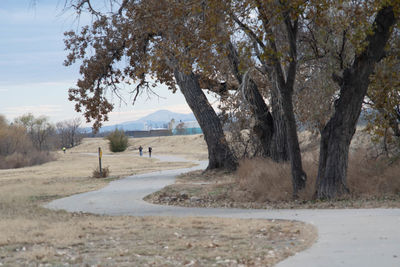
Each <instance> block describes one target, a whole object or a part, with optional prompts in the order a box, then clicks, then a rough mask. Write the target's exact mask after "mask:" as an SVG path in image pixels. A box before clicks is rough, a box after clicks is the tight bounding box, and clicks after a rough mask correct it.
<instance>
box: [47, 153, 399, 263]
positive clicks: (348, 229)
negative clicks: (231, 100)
mask: <svg viewBox="0 0 400 267" xmlns="http://www.w3.org/2000/svg"><path fill="white" fill-rule="evenodd" d="M155 158H158V159H160V160H166V161H184V160H183V159H180V158H177V157H167V156H158V157H156V156H155ZM205 166H206V162H200V165H199V166H197V167H194V168H189V169H180V170H170V171H160V172H153V173H148V174H141V175H134V176H129V177H126V178H124V179H121V180H118V181H113V182H111V183H110V184H109V185H108V186H106V187H105V188H103V189H100V190H98V191H93V192H87V193H83V194H78V195H73V196H70V197H67V198H63V199H58V200H55V201H52V202H50V203H49V204H47V205H46V207H47V208H51V209H63V210H67V211H71V212H90V213H96V214H108V215H132V216H206V217H210V216H216V217H228V218H258V219H260V218H264V219H288V220H299V221H303V222H307V223H311V224H313V225H315V226H316V227H317V228H318V234H319V237H318V241H317V242H316V243H315V244H314V245H313V246H312V247H311V248H309V249H307V250H305V251H303V252H300V253H298V254H296V255H295V256H292V257H290V258H288V259H286V260H284V261H282V262H280V263H279V264H278V265H277V267H303V266H304V267H314V266H315V267H318V266H321V267H322V266H323V267H336V266H346V267H347V266H351V267H353V266H354V267H369V266H371V267H375V266H378V267H399V266H400V209H341V210H321V209H319V210H307V209H304V210H255V209H227V208H220V209H213V208H184V207H173V206H161V205H154V204H149V203H147V202H145V201H143V200H142V198H143V197H144V196H146V195H148V194H150V193H152V192H154V191H157V190H159V189H161V188H163V187H164V186H166V185H169V184H171V183H173V182H174V179H175V176H176V175H178V174H180V173H183V172H187V171H191V170H195V169H204V168H205Z"/></svg>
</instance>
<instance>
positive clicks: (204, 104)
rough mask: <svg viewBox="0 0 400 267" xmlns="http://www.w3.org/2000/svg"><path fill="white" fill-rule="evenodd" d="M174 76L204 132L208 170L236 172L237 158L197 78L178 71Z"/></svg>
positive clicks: (192, 74) (176, 70) (175, 71)
mask: <svg viewBox="0 0 400 267" xmlns="http://www.w3.org/2000/svg"><path fill="white" fill-rule="evenodd" d="M174 76H175V80H176V82H177V84H178V86H179V88H180V89H181V91H182V94H183V95H184V96H185V99H186V102H187V103H188V105H189V107H190V108H191V109H192V111H193V114H194V115H195V117H196V119H197V121H198V122H199V124H200V127H201V129H202V131H203V134H204V139H205V140H206V143H207V148H208V161H209V162H208V167H207V170H210V169H228V170H235V169H236V167H237V161H236V158H235V157H234V155H233V153H232V152H231V150H230V148H229V146H228V143H227V141H226V138H225V135H224V132H223V130H222V126H221V123H220V120H219V118H218V116H217V114H216V113H215V111H214V109H213V108H212V107H211V105H210V103H209V102H208V100H207V98H206V96H205V95H204V93H203V91H202V90H201V88H200V85H199V81H198V78H197V76H196V75H195V74H194V73H192V72H191V73H189V74H186V73H184V72H183V71H180V70H178V69H175V70H174Z"/></svg>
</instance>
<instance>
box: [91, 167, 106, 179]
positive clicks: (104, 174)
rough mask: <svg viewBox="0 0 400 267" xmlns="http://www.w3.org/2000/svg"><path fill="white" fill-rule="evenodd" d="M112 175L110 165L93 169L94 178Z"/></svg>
mask: <svg viewBox="0 0 400 267" xmlns="http://www.w3.org/2000/svg"><path fill="white" fill-rule="evenodd" d="M109 175H110V169H109V168H108V167H105V168H101V172H100V168H99V167H97V168H96V169H94V170H93V173H92V177H93V178H106V177H108V176H109Z"/></svg>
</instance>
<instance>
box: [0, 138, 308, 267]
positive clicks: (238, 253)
mask: <svg viewBox="0 0 400 267" xmlns="http://www.w3.org/2000/svg"><path fill="white" fill-rule="evenodd" d="M103 143H104V142H103V140H93V139H86V140H84V142H83V145H82V147H81V146H78V147H75V148H73V149H71V150H68V151H67V153H66V154H63V153H59V155H58V159H57V160H56V161H54V162H49V163H46V164H43V165H41V166H35V167H29V168H22V169H18V170H1V171H0V214H1V216H0V263H1V264H0V265H5V266H27V265H28V266H29V265H32V266H36V265H40V264H44V265H45V264H48V265H49V266H60V265H64V264H69V265H74V266H85V265H89V266H92V265H102V266H132V265H135V266H154V265H157V266H160V265H162V266H176V265H195V266H208V265H213V264H218V265H221V266H238V265H240V264H245V265H251V266H271V265H272V264H274V263H276V262H277V261H280V260H282V259H284V258H286V257H287V256H289V255H292V254H293V253H295V252H296V251H300V250H302V249H304V248H306V247H308V246H310V245H311V244H312V243H313V242H314V240H315V238H316V232H315V229H314V228H313V227H311V226H309V225H305V224H303V223H299V222H288V221H266V220H240V219H217V218H166V217H162V218H160V217H124V216H116V217H111V216H97V215H90V214H82V213H67V212H64V211H53V210H48V209H45V208H43V207H42V206H41V205H42V204H44V203H45V202H48V201H50V200H52V199H56V198H60V197H65V196H68V195H71V194H76V193H81V192H86V191H90V190H95V189H98V188H101V187H103V186H105V185H106V184H107V183H108V182H109V181H111V180H112V179H115V176H118V175H128V174H133V173H143V172H148V171H152V170H159V169H166V168H169V169H171V168H182V167H188V166H190V164H189V165H188V164H187V163H164V162H159V161H157V160H153V159H148V158H145V157H142V158H139V157H133V156H132V154H131V153H132V151H131V152H130V153H129V151H128V152H123V153H117V154H111V153H110V152H109V151H107V147H106V146H105V147H103V151H104V154H103V161H104V162H103V164H106V165H109V166H110V169H111V172H112V175H114V178H109V179H93V178H90V175H91V169H92V167H93V165H96V164H97V157H96V156H94V155H92V154H88V153H95V152H96V151H97V147H98V146H102V145H103ZM83 153H86V154H83ZM115 168H119V169H115Z"/></svg>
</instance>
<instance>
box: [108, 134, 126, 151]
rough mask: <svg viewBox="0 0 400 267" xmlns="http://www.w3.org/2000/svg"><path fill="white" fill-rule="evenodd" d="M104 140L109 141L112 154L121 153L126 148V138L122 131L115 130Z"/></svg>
mask: <svg viewBox="0 0 400 267" xmlns="http://www.w3.org/2000/svg"><path fill="white" fill-rule="evenodd" d="M106 139H107V140H108V141H109V146H110V150H111V151H112V152H122V151H125V150H126V149H127V148H128V137H127V136H126V135H125V133H124V131H122V130H118V129H115V131H113V132H111V133H110V134H109V135H108V136H107V137H106Z"/></svg>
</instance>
